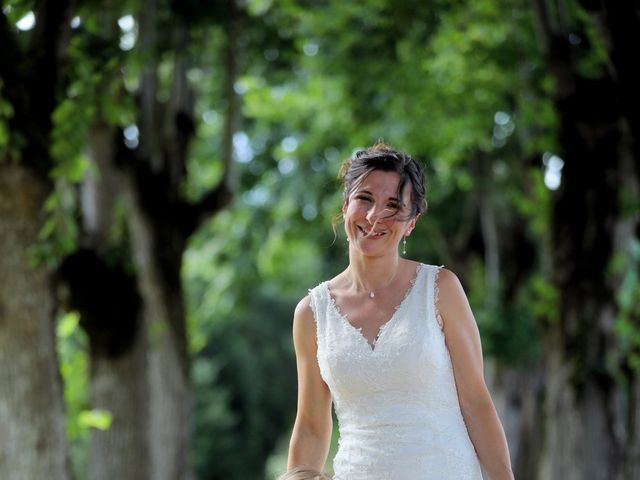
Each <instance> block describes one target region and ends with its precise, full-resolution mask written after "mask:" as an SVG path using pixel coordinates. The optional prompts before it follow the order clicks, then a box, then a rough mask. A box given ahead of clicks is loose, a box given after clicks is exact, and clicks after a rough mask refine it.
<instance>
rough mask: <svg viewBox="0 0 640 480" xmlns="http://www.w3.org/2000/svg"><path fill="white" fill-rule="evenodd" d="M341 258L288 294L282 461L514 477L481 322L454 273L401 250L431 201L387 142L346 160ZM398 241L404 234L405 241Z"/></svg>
mask: <svg viewBox="0 0 640 480" xmlns="http://www.w3.org/2000/svg"><path fill="white" fill-rule="evenodd" d="M341 177H342V179H343V183H344V201H343V206H342V214H343V220H344V228H345V231H346V234H347V238H348V241H349V265H348V266H347V268H346V269H345V270H344V271H343V272H341V273H340V274H338V275H337V276H336V277H334V278H332V279H330V280H328V281H325V282H323V283H321V284H320V285H318V286H317V287H315V288H313V289H312V290H310V291H309V295H307V296H306V297H305V298H304V299H302V300H301V301H300V303H299V304H298V306H297V307H296V310H295V313H294V320H293V340H294V346H295V351H296V362H297V369H298V409H297V415H296V420H295V424H294V428H293V433H292V436H291V441H290V446H289V457H288V468H290V469H294V468H296V467H306V468H310V469H314V470H317V471H322V470H323V468H324V465H325V462H326V459H327V455H328V450H329V443H330V438H331V431H332V419H331V406H332V404H333V406H334V408H335V411H336V415H337V417H338V423H339V431H340V441H339V448H338V452H337V454H336V456H335V458H334V461H333V466H334V473H335V476H334V478H335V479H336V480H382V479H390V480H391V479H393V480H401V479H402V480H403V479H409V478H411V479H414V480H428V479H433V480H436V479H437V480H446V479H450V480H454V479H455V480H463V479H482V474H481V466H482V467H483V468H484V470H485V472H486V473H487V474H488V476H489V478H490V479H492V480H502V479H513V474H512V472H511V464H510V460H509V452H508V447H507V443H506V439H505V435H504V431H503V428H502V425H501V423H500V420H499V418H498V415H497V413H496V410H495V408H494V405H493V402H492V400H491V397H490V395H489V392H488V390H487V387H486V385H485V382H484V377H483V363H482V349H481V344H480V335H479V333H478V328H477V326H476V322H475V319H474V317H473V314H472V312H471V309H470V307H469V303H468V301H467V298H466V295H465V293H464V290H463V288H462V286H461V284H460V282H459V280H458V278H457V277H456V276H455V274H453V273H452V272H450V271H449V270H446V269H444V268H441V267H437V266H432V265H425V264H421V263H416V262H413V261H410V260H408V259H405V258H403V257H401V256H400V254H399V252H398V249H399V245H400V244H401V243H402V244H403V245H404V244H405V242H406V238H407V237H408V236H409V235H410V234H411V232H412V230H413V229H414V227H415V225H416V221H417V220H418V217H419V216H420V214H421V213H422V212H423V211H424V210H425V209H426V200H425V179H424V174H423V172H422V169H421V168H420V166H419V164H418V163H417V162H416V161H415V160H414V159H412V158H411V157H410V156H408V155H406V154H404V153H402V152H398V151H395V150H393V149H391V148H390V147H388V146H386V145H384V144H380V143H379V144H376V145H374V146H373V147H370V148H369V149H366V150H363V151H359V152H357V153H356V154H355V155H354V156H353V157H352V158H351V159H349V160H348V161H347V162H345V164H344V165H343V168H342V170H341ZM403 249H404V246H403Z"/></svg>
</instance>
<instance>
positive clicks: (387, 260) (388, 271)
mask: <svg viewBox="0 0 640 480" xmlns="http://www.w3.org/2000/svg"><path fill="white" fill-rule="evenodd" d="M402 262H403V260H402V259H401V258H400V256H399V255H393V256H388V257H364V256H362V255H357V254H352V253H350V254H349V267H348V268H347V270H346V272H345V273H346V274H347V278H348V279H349V280H350V281H351V288H353V289H354V290H355V291H357V292H362V291H365V292H367V293H369V292H372V291H376V290H381V289H384V288H386V287H388V286H389V285H391V284H392V283H393V282H394V280H395V279H396V278H397V277H398V274H399V273H400V268H401V264H402Z"/></svg>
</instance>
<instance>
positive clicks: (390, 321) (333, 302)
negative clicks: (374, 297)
mask: <svg viewBox="0 0 640 480" xmlns="http://www.w3.org/2000/svg"><path fill="white" fill-rule="evenodd" d="M422 267H423V264H422V263H418V265H417V266H416V271H415V274H414V276H413V278H412V279H411V281H410V282H409V286H408V287H407V289H406V290H405V292H404V296H403V297H402V300H401V301H400V303H399V304H398V305H396V306H395V307H393V314H391V317H389V318H388V319H387V321H386V322H384V323H383V324H382V325H380V328H378V333H377V334H376V336H375V337H374V338H373V341H372V342H371V343H369V340H367V338H366V337H365V336H364V334H363V333H362V327H356V326H355V325H353V324H352V323H351V322H350V321H349V317H348V316H347V314H345V313H343V312H342V310H340V307H339V306H338V304H337V303H336V300H335V299H334V298H333V295H331V291H330V290H329V282H325V285H326V288H327V295H328V297H329V304H330V306H331V308H332V309H333V310H334V311H335V312H336V313H337V314H338V316H339V317H341V319H342V320H343V321H344V322H345V324H346V325H347V327H348V328H349V329H350V330H353V331H355V332H357V333H358V334H359V336H360V337H361V338H362V340H364V341H365V342H366V344H367V345H368V346H369V348H371V350H372V351H373V350H375V348H376V345H377V343H378V340H379V339H380V337H381V336H382V334H383V332H384V331H385V330H386V329H387V327H388V326H389V324H393V322H394V320H395V318H396V316H397V313H398V311H399V310H400V309H401V308H402V306H403V305H404V304H405V303H406V302H407V298H409V295H410V294H411V292H412V291H413V287H414V286H415V284H416V280H418V277H419V275H420V270H421V269H422Z"/></svg>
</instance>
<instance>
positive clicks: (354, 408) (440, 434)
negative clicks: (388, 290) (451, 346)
mask: <svg viewBox="0 0 640 480" xmlns="http://www.w3.org/2000/svg"><path fill="white" fill-rule="evenodd" d="M438 271H439V267H436V266H432V265H424V264H419V265H418V267H417V270H416V276H415V279H414V281H413V282H412V284H411V286H410V287H409V290H408V291H407V294H406V295H405V297H404V300H403V301H402V303H401V304H400V305H399V306H398V307H397V308H396V310H395V312H394V313H393V316H392V317H391V318H390V319H389V321H388V322H387V323H385V324H384V325H383V326H382V328H381V329H380V332H379V334H378V336H377V338H376V341H375V342H374V345H373V346H372V345H370V344H369V343H368V341H367V340H366V339H365V338H364V336H363V335H362V333H361V332H360V331H359V330H358V329H356V328H355V327H353V326H352V325H351V324H350V323H349V322H348V320H347V318H346V317H345V316H344V315H342V314H341V313H340V311H339V310H338V308H337V307H336V305H335V302H334V301H333V299H332V297H331V294H330V291H329V284H328V282H324V283H321V284H320V285H318V286H317V287H315V288H314V289H312V290H310V295H311V308H312V310H313V314H314V318H315V321H316V331H317V342H318V364H319V367H320V373H321V374H322V378H323V379H324V381H325V382H326V383H327V385H328V386H329V389H330V390H331V394H332V397H333V403H334V408H335V411H336V415H337V417H338V423H339V429H340V440H339V448H338V453H337V454H336V456H335V458H334V461H333V467H334V479H335V480H385V479H386V480H401V479H402V480H404V479H412V480H428V479H429V480H430V479H433V480H436V479H437V480H447V479H450V480H454V479H455V480H466V479H474V480H476V479H482V475H481V473H480V466H479V463H478V460H477V456H476V453H475V450H474V448H473V445H472V443H471V441H470V439H469V435H468V433H467V429H466V427H465V424H464V420H463V418H462V414H461V412H460V406H459V402H458V396H457V393H456V387H455V381H454V377H453V369H452V366H451V359H450V357H449V352H448V350H447V347H446V345H445V342H444V333H443V331H442V329H441V327H440V324H439V321H438V320H439V317H438V314H437V311H436V307H435V298H436V295H437V286H436V282H437V275H438Z"/></svg>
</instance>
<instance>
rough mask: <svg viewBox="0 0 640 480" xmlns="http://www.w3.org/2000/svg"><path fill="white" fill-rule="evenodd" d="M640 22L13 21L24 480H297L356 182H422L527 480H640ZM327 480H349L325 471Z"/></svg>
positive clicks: (4, 111)
mask: <svg viewBox="0 0 640 480" xmlns="http://www.w3.org/2000/svg"><path fill="white" fill-rule="evenodd" d="M639 11H640V3H639V2H638V1H637V0H636V1H631V0H627V1H615V0H600V1H588V0H531V1H524V0H510V1H507V0H432V1H430V2H425V1H421V0H406V1H398V0H396V1H394V0H367V1H360V2H349V1H342V0H217V1H206V2H204V1H197V0H181V1H173V0H112V1H106V0H105V1H98V0H77V1H73V0H38V1H30V0H3V1H2V13H1V14H0V278H1V281H0V478H2V479H20V480H24V479H42V478H47V479H77V480H85V479H91V480H93V479H114V478H117V479H119V480H127V479H132V480H134V479H135V480H144V479H153V480H158V479H167V480H172V479H201V480H214V479H225V480H247V479H260V480H262V479H273V478H274V477H275V475H277V474H278V473H281V472H282V471H283V470H284V468H285V466H286V450H287V443H288V438H289V434H290V430H291V426H292V422H293V419H294V415H295V402H296V375H295V361H294V356H293V348H292V342H291V319H292V313H293V308H294V306H295V304H296V303H297V301H298V300H299V299H300V298H302V297H303V296H304V295H305V294H306V292H307V289H309V288H311V287H313V286H315V285H316V284H317V283H319V282H320V281H322V280H324V279H327V278H329V277H331V276H333V275H335V274H336V273H338V272H340V271H341V270H342V269H343V268H344V267H345V266H346V263H347V257H346V251H347V249H346V242H345V235H344V232H343V231H342V229H341V226H338V227H337V233H336V235H334V232H333V230H332V219H333V217H334V216H335V215H336V214H338V213H339V212H340V202H341V187H340V185H339V183H338V181H337V180H336V174H337V172H338V169H339V166H340V163H341V162H342V161H343V160H344V159H345V158H347V157H348V156H350V155H351V154H352V153H353V151H354V150H356V149H358V148H364V147H366V146H369V145H371V144H373V143H374V142H375V141H376V140H378V139H384V141H386V142H387V143H389V144H391V145H392V146H394V147H396V148H398V149H400V150H403V151H406V152H409V153H410V154H412V155H413V156H415V157H417V158H418V159H420V161H421V162H422V163H423V165H424V166H425V169H426V172H427V175H428V193H427V198H428V202H429V210H428V213H427V214H426V215H424V216H423V217H422V218H421V219H420V222H419V223H418V227H417V229H416V231H415V232H414V234H413V235H412V236H411V237H410V238H409V241H408V245H407V251H408V252H407V256H408V257H409V258H412V259H415V260H419V261H422V262H425V263H432V264H438V265H440V264H444V265H446V266H447V267H448V268H450V269H451V270H453V271H455V272H456V273H457V274H458V276H459V277H460V278H461V280H462V283H463V285H464V287H465V289H466V291H467V294H468V296H469V298H470V301H471V303H472V307H473V309H474V312H475V315H476V319H477V321H478V324H479V327H480V330H481V334H482V340H483V348H484V354H485V362H486V364H485V371H486V378H487V382H488V383H489V385H490V388H491V391H492V394H493V396H494V399H495V402H496V405H497V407H498V409H499V412H500V415H501V418H502V420H503V423H504V426H505V429H506V431H507V435H508V437H509V444H510V449H511V455H512V462H513V466H514V471H515V474H516V478H518V479H521V480H526V479H536V480H547V479H560V478H562V479H566V480H573V479H596V480H598V479H624V480H631V479H632V478H633V479H637V478H640V380H639V379H640V322H639V318H640V283H639V282H640V280H639V273H640V267H639V265H640V243H639V241H638V238H639V237H640V228H639V223H638V222H639V213H640V190H639V179H640V94H639V91H638V87H639V86H640V75H639V73H638V69H637V63H638V61H637V59H638V56H637V47H638V46H639V45H640V15H639ZM327 469H328V470H330V469H331V466H330V464H329V465H328V466H327Z"/></svg>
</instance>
